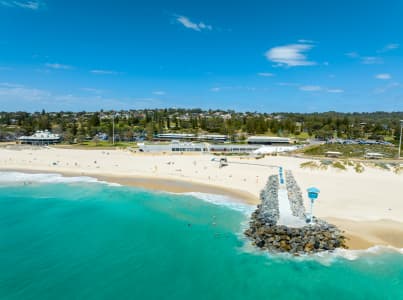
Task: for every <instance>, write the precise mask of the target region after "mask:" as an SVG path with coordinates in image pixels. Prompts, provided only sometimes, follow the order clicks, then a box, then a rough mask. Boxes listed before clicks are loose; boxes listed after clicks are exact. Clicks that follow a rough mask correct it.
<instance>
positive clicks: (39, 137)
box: [18, 130, 61, 145]
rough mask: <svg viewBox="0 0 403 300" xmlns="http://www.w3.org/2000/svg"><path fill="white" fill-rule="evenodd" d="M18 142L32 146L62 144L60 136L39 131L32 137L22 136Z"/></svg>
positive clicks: (46, 131)
mask: <svg viewBox="0 0 403 300" xmlns="http://www.w3.org/2000/svg"><path fill="white" fill-rule="evenodd" d="M18 142H19V143H21V144H31V145H50V144H57V143H60V142H61V137H60V135H58V134H54V133H51V132H49V131H48V130H45V131H37V132H35V133H34V134H33V135H30V136H21V137H19V138H18Z"/></svg>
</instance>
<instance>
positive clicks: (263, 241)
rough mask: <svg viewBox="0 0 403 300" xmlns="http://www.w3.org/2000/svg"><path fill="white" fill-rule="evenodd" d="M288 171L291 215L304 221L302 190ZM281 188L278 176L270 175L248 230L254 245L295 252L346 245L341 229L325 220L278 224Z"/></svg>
mask: <svg viewBox="0 0 403 300" xmlns="http://www.w3.org/2000/svg"><path fill="white" fill-rule="evenodd" d="M285 174H286V189H287V193H288V197H289V202H290V209H291V211H292V214H293V215H294V216H296V217H299V218H301V219H302V220H305V219H306V214H305V207H304V204H303V198H302V193H301V190H300V188H299V186H298V184H297V182H296V181H295V179H294V177H293V176H292V173H291V171H286V172H285ZM278 189H279V179H278V176H277V175H272V176H270V177H269V180H268V182H267V184H266V186H265V187H264V189H263V190H262V192H261V193H260V198H261V201H262V203H261V204H259V205H258V207H257V209H256V210H255V211H254V212H253V213H252V216H251V221H250V223H249V224H250V226H249V228H248V229H247V230H246V231H245V235H246V236H247V237H249V238H250V239H251V240H252V241H253V244H254V245H256V246H257V247H259V248H261V249H262V250H268V251H270V252H289V253H292V254H295V255H299V254H309V253H316V252H321V251H332V250H334V249H336V248H346V244H345V237H344V236H343V234H342V232H341V231H340V230H339V229H338V228H337V227H336V226H334V225H332V224H329V223H327V222H326V221H324V220H320V219H317V218H313V222H312V223H306V226H302V227H288V226H285V225H278V224H277V223H278V220H279V208H278Z"/></svg>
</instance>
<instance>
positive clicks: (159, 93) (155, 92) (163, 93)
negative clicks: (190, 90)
mask: <svg viewBox="0 0 403 300" xmlns="http://www.w3.org/2000/svg"><path fill="white" fill-rule="evenodd" d="M153 94H154V95H157V96H163V95H165V94H166V92H165V91H154V92H153Z"/></svg>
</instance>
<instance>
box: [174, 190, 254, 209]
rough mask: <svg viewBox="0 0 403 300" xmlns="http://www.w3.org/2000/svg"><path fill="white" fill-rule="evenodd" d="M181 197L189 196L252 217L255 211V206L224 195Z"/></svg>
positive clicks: (190, 194) (199, 194)
mask: <svg viewBox="0 0 403 300" xmlns="http://www.w3.org/2000/svg"><path fill="white" fill-rule="evenodd" d="M181 195H189V196H192V197H195V198H198V199H200V200H203V201H205V202H209V203H212V204H215V205H218V206H225V207H228V208H230V209H233V210H236V211H240V212H243V213H244V214H246V215H250V214H251V213H252V211H253V210H254V209H255V206H253V205H249V204H246V203H242V202H240V200H237V199H234V198H232V197H229V196H224V195H218V194H209V193H200V192H190V193H181Z"/></svg>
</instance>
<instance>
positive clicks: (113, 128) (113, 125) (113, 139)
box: [112, 114, 115, 145]
mask: <svg viewBox="0 0 403 300" xmlns="http://www.w3.org/2000/svg"><path fill="white" fill-rule="evenodd" d="M112 145H115V114H113V115H112Z"/></svg>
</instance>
